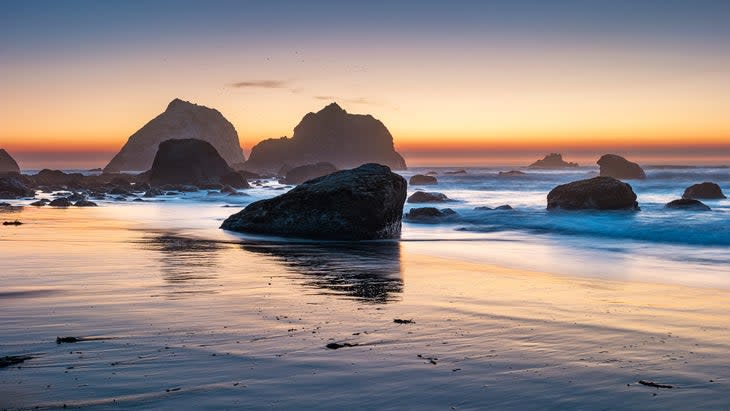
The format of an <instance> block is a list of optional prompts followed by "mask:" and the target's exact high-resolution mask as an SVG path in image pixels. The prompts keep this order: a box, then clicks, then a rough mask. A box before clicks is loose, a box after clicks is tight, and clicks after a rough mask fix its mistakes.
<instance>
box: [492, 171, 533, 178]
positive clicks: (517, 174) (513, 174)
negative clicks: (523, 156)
mask: <svg viewBox="0 0 730 411" xmlns="http://www.w3.org/2000/svg"><path fill="white" fill-rule="evenodd" d="M526 175H527V173H525V172H522V171H518V170H511V171H500V172H499V173H497V177H522V176H526Z"/></svg>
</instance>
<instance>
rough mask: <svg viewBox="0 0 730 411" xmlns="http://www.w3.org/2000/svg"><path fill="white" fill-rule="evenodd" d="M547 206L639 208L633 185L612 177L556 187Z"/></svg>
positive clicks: (608, 208) (566, 208) (561, 207)
mask: <svg viewBox="0 0 730 411" xmlns="http://www.w3.org/2000/svg"><path fill="white" fill-rule="evenodd" d="M547 208H548V210H550V209H556V208H559V209H563V210H584V209H589V210H590V209H593V210H638V209H639V204H638V203H637V202H636V194H635V193H634V190H633V189H632V188H631V186H630V185H629V184H627V183H624V182H622V181H619V180H616V179H615V178H612V177H594V178H591V179H588V180H579V181H574V182H572V183H568V184H563V185H559V186H557V187H555V188H554V189H552V190H551V191H550V193H549V194H548V196H547Z"/></svg>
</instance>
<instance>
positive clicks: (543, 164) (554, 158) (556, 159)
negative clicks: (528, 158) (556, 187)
mask: <svg viewBox="0 0 730 411" xmlns="http://www.w3.org/2000/svg"><path fill="white" fill-rule="evenodd" d="M571 167H578V163H569V162H566V161H563V155H562V154H558V153H551V154H548V155H546V156H545V158H543V159H542V160H537V161H535V162H534V163H532V164H530V168H571Z"/></svg>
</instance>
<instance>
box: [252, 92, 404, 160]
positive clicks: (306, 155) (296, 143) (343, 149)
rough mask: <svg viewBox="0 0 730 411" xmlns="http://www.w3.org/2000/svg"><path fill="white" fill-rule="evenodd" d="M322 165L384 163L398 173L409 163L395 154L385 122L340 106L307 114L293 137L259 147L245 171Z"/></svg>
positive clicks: (257, 146)
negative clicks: (326, 163) (320, 163)
mask: <svg viewBox="0 0 730 411" xmlns="http://www.w3.org/2000/svg"><path fill="white" fill-rule="evenodd" d="M318 162H328V163H332V164H333V165H334V166H335V167H337V168H339V169H344V168H352V167H357V166H359V165H361V164H365V163H378V164H384V165H386V166H388V167H390V168H392V169H394V170H403V169H405V168H406V162H405V160H403V157H401V155H400V154H398V153H397V152H396V151H395V148H394V146H393V136H392V135H391V134H390V132H389V131H388V129H387V128H386V127H385V125H383V123H382V122H380V121H379V120H377V119H375V118H374V117H373V116H371V115H369V114H368V115H362V114H350V113H348V112H346V111H345V110H343V109H342V108H341V107H340V106H338V105H337V103H332V104H330V105H328V106H327V107H325V108H323V109H322V110H320V111H319V112H317V113H309V114H307V115H305V116H304V118H302V121H301V122H299V124H298V125H297V126H296V127H295V128H294V135H293V136H292V137H291V138H287V137H281V138H278V139H268V140H264V141H262V142H260V143H258V144H256V145H255V146H254V147H253V148H252V149H251V156H250V158H249V160H248V161H247V162H246V163H245V164H244V168H245V169H246V170H250V171H255V172H263V173H275V172H277V171H278V170H279V169H280V168H281V167H282V166H284V165H288V166H289V167H296V166H300V165H305V164H314V163H318Z"/></svg>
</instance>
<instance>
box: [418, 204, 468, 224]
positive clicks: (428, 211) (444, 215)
mask: <svg viewBox="0 0 730 411" xmlns="http://www.w3.org/2000/svg"><path fill="white" fill-rule="evenodd" d="M457 215H458V214H457V213H456V211H454V210H452V209H450V208H444V209H441V210H439V209H438V208H436V207H420V208H411V209H410V211H408V212H407V213H406V215H405V217H406V220H408V221H413V222H418V223H428V222H440V221H442V220H444V219H449V218H454V217H456V216H457Z"/></svg>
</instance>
